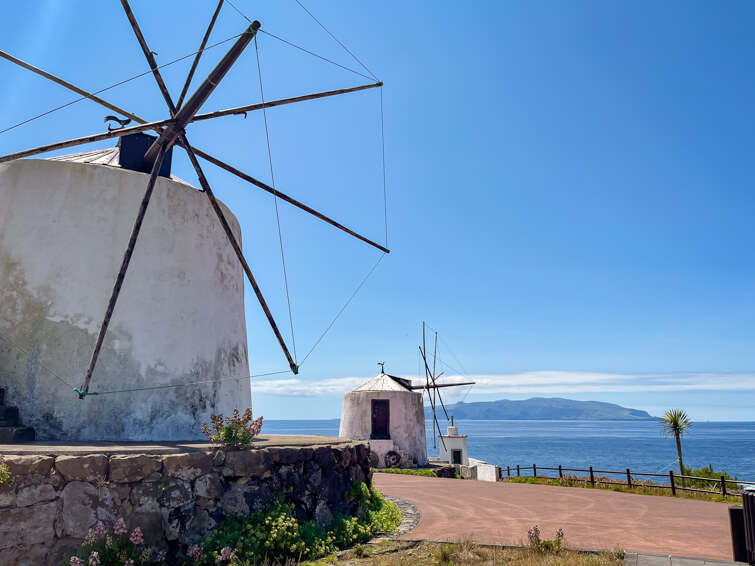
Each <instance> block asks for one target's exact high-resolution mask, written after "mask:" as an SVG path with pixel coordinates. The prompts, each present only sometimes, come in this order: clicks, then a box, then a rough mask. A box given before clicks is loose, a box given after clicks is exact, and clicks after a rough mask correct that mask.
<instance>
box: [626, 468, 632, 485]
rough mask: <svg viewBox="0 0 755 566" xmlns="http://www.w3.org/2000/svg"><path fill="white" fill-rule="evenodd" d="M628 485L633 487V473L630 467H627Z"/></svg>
mask: <svg viewBox="0 0 755 566" xmlns="http://www.w3.org/2000/svg"><path fill="white" fill-rule="evenodd" d="M627 486H628V487H629V489H632V474H631V473H630V472H629V468H627Z"/></svg>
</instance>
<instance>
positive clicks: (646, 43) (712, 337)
mask: <svg viewBox="0 0 755 566" xmlns="http://www.w3.org/2000/svg"><path fill="white" fill-rule="evenodd" d="M302 3H303V4H304V5H305V6H306V7H307V8H308V9H310V10H311V11H312V12H313V13H314V14H315V15H316V16H317V17H318V19H320V21H321V22H323V23H324V24H325V25H326V26H327V27H328V28H329V29H330V30H331V31H332V32H333V33H334V34H335V35H336V36H337V37H338V38H339V39H340V40H341V41H342V42H343V43H344V44H345V45H346V46H348V47H349V49H350V50H352V52H353V53H355V54H356V55H357V57H359V59H360V60H361V61H363V62H364V63H365V64H366V66H367V67H368V68H369V69H370V70H371V71H373V72H374V73H375V74H376V75H377V76H378V77H379V78H380V79H381V80H383V81H384V82H385V87H384V89H383V102H384V109H385V113H384V115H385V139H386V143H385V152H386V174H387V202H388V244H389V247H390V248H391V250H392V252H391V254H390V255H388V256H386V257H385V258H384V259H383V261H382V262H381V263H380V264H379V266H378V267H377V269H376V270H375V271H374V273H373V275H372V276H371V277H370V279H368V281H367V282H366V283H365V285H364V287H363V288H362V289H361V291H360V293H359V294H358V295H357V296H356V298H355V299H354V301H353V302H352V303H351V304H350V306H349V308H347V309H346V310H345V311H344V313H343V315H342V316H341V317H340V318H339V320H338V321H337V323H336V324H335V325H334V326H333V327H332V329H331V330H330V331H329V332H328V333H327V335H326V336H325V338H324V339H323V340H322V341H321V342H320V343H319V345H318V346H317V348H315V349H314V350H313V351H312V353H311V355H310V356H309V357H308V358H307V360H306V362H305V363H303V365H302V371H301V373H300V375H299V376H291V375H282V376H277V377H280V379H281V380H283V381H280V380H278V381H276V380H275V379H266V378H263V379H255V380H254V382H253V395H254V407H255V412H256V413H257V414H263V415H265V416H266V417H267V418H335V417H338V415H339V413H340V404H341V398H342V394H343V392H344V391H348V390H349V389H351V388H353V387H354V386H355V385H357V384H359V383H360V382H361V381H364V380H366V379H367V378H369V377H370V376H372V375H373V374H374V373H375V372H376V371H377V369H378V368H377V365H376V363H377V362H379V361H385V362H387V365H386V368H387V369H388V370H389V371H390V372H391V373H394V374H401V375H406V376H412V375H414V376H416V375H417V374H418V369H419V365H418V355H417V346H418V345H419V343H420V339H421V323H422V321H423V320H427V321H428V323H429V324H430V325H431V326H432V328H434V329H437V330H438V331H439V332H440V334H441V336H442V338H443V339H444V340H445V344H447V345H448V346H450V348H451V349H452V351H453V353H452V352H451V350H449V349H448V347H447V346H446V345H445V344H442V345H441V356H442V358H443V361H444V362H445V363H447V364H450V366H449V367H446V366H445V364H444V367H443V369H444V370H445V371H446V375H447V376H450V377H451V378H453V377H454V376H457V375H460V374H462V375H465V376H473V377H474V378H475V379H476V380H477V381H478V382H479V385H478V386H477V387H475V388H473V389H472V390H471V391H470V392H469V393H468V394H467V392H466V389H464V390H460V391H458V392H456V393H453V394H451V395H450V398H451V400H458V399H460V398H462V397H463V396H464V395H465V394H466V400H467V401H474V400H489V399H495V398H504V397H505V398H527V397H531V396H534V395H539V396H562V397H570V398H576V399H598V400H604V401H610V402H615V403H619V404H623V405H628V406H632V407H636V408H641V409H645V410H648V411H650V412H651V413H653V414H659V413H661V412H662V411H663V410H664V409H666V408H669V407H680V408H684V409H686V410H687V411H688V412H689V414H690V416H691V418H692V419H693V420H752V416H751V415H752V407H753V405H755V363H754V362H755V354H754V353H753V352H755V348H753V343H754V342H755V326H754V325H753V319H755V260H754V259H753V250H752V242H753V241H755V224H754V223H753V222H752V217H753V210H755V197H754V196H753V191H752V189H753V186H755V168H754V167H753V157H752V156H753V155H755V138H754V136H755V111H753V106H752V101H753V100H754V99H755V73H754V72H753V70H752V62H751V54H752V53H753V52H755V37H753V36H752V33H751V30H750V26H749V23H750V22H752V21H753V17H754V16H755V5H753V4H752V3H751V2H746V1H743V0H742V1H736V2H735V1H732V2H727V3H709V2H664V3H656V2H649V1H648V2H611V3H608V2H599V1H597V0H594V1H590V2H586V1H585V2H580V1H575V2H568V3H565V2H555V1H554V2H507V1H506V2H498V1H490V2H482V1H481V2H473V3H464V4H461V3H455V2H444V1H434V2H424V1H423V2H420V1H417V2H346V1H336V0H330V1H327V2H326V1H323V0H319V1H318V0H302ZM214 4H215V2H210V1H205V2H200V1H198V0H194V1H184V2H177V1H176V2H172V1H165V2H159V3H154V2H147V1H146V0H134V1H133V2H132V6H133V9H134V12H135V14H136V17H137V18H138V19H139V21H140V23H141V25H142V27H143V29H144V33H145V36H146V37H147V40H148V42H149V43H150V46H151V48H152V49H153V50H154V51H156V52H157V53H158V56H157V59H158V63H161V64H162V63H165V62H168V61H170V60H172V59H175V58H177V57H180V56H183V55H186V54H188V53H191V52H193V51H194V50H195V49H196V48H197V46H198V44H199V41H200V39H201V36H202V34H203V32H204V27H205V26H206V23H207V22H208V21H209V18H210V15H211V14H212V11H213V9H214ZM234 4H235V5H236V6H237V7H238V8H239V9H241V10H242V11H243V12H244V13H246V14H247V15H248V16H249V17H251V18H256V19H259V20H260V21H261V22H262V25H263V29H265V30H268V31H270V32H271V33H274V34H276V35H278V36H281V37H283V38H285V39H288V40H290V41H292V42H294V43H297V44H299V45H302V46H304V47H306V48H307V49H310V50H311V51H314V52H316V53H318V54H321V55H322V56H324V57H327V58H330V59H333V60H334V61H336V62H338V63H340V64H342V65H345V66H349V67H351V68H353V69H356V70H360V71H361V68H360V67H359V65H358V64H357V63H356V62H355V61H354V60H353V59H352V58H351V57H350V56H349V54H348V53H346V52H345V51H343V50H342V49H341V48H340V47H339V45H338V44H337V43H335V42H334V41H333V40H332V39H331V38H330V37H329V36H328V35H327V34H326V33H325V32H324V31H323V30H322V29H321V28H320V27H319V26H318V25H317V24H316V23H315V22H314V21H312V20H311V19H310V17H309V16H308V15H307V14H306V13H305V12H304V11H303V10H302V9H301V8H300V7H299V6H298V5H297V4H296V2H295V1H294V0H290V1H289V0H279V1H277V2H253V1H251V0H237V1H236V0H234ZM2 11H3V17H2V18H0V37H2V38H3V39H2V41H1V42H0V49H3V50H6V51H8V52H10V53H12V54H14V55H16V56H18V57H20V58H22V59H25V60H27V61H29V62H30V63H32V64H35V65H37V66H39V67H42V68H44V69H46V70H49V71H51V72H53V73H57V74H59V75H61V76H62V77H64V78H66V79H67V80H69V81H71V82H74V83H76V84H79V85H80V86H82V87H84V88H88V89H92V90H97V89H100V88H103V87H106V86H108V85H111V84H113V83H115V82H117V81H120V80H122V79H124V78H128V77H131V76H134V75H136V74H138V73H141V72H143V71H145V70H146V69H147V67H146V64H145V62H144V61H143V57H142V55H141V53H140V51H139V48H138V45H137V43H136V41H135V39H134V38H133V35H132V33H131V29H130V27H129V25H128V22H127V21H126V19H125V17H124V16H123V14H122V13H121V9H120V5H119V3H118V2H114V1H113V2H101V1H95V0H76V1H71V2H59V1H54V0H48V1H41V0H40V1H38V2H33V3H14V4H12V5H8V6H4V7H3V8H2ZM169 22H175V25H174V24H169ZM246 25H247V22H246V20H244V19H243V17H242V16H240V15H239V14H238V13H237V12H235V11H234V10H233V9H232V8H231V7H230V6H228V5H226V6H224V8H223V10H222V12H221V16H220V18H219V21H218V25H217V27H216V30H215V32H214V34H213V38H212V40H211V42H214V41H219V40H223V39H226V38H229V37H232V36H233V35H235V34H237V33H239V32H240V31H242V30H243V29H244V28H245V26H246ZM228 45H229V44H228V43H226V44H224V45H222V46H218V47H216V48H214V49H212V50H210V51H208V53H207V54H206V55H205V58H204V61H203V64H202V65H201V66H200V70H199V71H198V73H197V77H198V80H201V78H203V77H204V76H205V75H206V73H207V72H208V71H209V69H210V68H211V67H212V65H213V64H214V62H215V61H217V60H218V59H219V57H220V56H221V55H222V53H223V52H224V50H225V49H226V48H227V46H228ZM259 50H260V59H261V63H262V73H263V84H264V88H265V97H266V98H267V99H268V100H269V99H274V98H280V97H287V96H295V95H298V94H304V93H308V92H316V91H319V90H326V89H331V88H341V87H348V86H354V85H358V84H364V83H366V82H369V81H367V79H364V78H363V77H360V76H358V75H356V74H354V73H351V72H349V71H345V70H343V69H340V68H338V67H335V66H333V65H331V64H328V63H326V62H323V61H322V60H319V59H316V58H314V57H312V56H311V55H307V54H306V53H303V52H301V51H297V50H295V49H293V48H291V47H289V46H287V45H285V44H282V43H280V42H279V41H277V40H275V39H273V38H272V37H270V36H266V35H261V36H260V38H259ZM189 65H190V59H187V60H185V61H182V62H180V63H178V64H176V65H173V66H170V67H167V68H166V69H164V75H165V77H166V81H167V82H168V85H169V87H170V88H171V90H172V91H173V93H174V97H175V96H177V93H178V92H179V91H180V88H181V86H182V84H183V77H185V75H186V72H187V71H188V67H189ZM0 69H1V70H2V76H3V77H4V79H3V82H2V86H0V107H1V108H3V112H2V113H1V114H0V130H2V129H5V128H6V127H8V126H12V125H13V124H15V123H17V122H20V121H21V120H23V119H26V118H28V117H31V116H33V115H35V114H37V113H39V112H41V111H44V110H48V109H50V108H52V107H54V106H57V105H59V104H63V103H66V102H68V101H70V100H73V99H74V98H75V96H74V95H72V94H70V93H68V92H67V91H65V90H64V89H62V88H60V87H57V86H55V85H51V84H48V83H47V82H46V81H44V80H43V79H41V78H38V77H35V76H34V75H31V74H30V73H28V72H26V71H23V70H20V69H17V68H15V67H14V66H12V65H11V64H10V63H7V62H5V61H0ZM257 79H258V76H257V66H256V59H255V53H254V49H253V46H252V47H250V48H249V49H248V50H247V52H246V53H245V54H244V55H243V56H242V58H241V59H240V60H239V62H238V63H237V65H236V67H235V68H234V69H233V70H232V71H231V72H230V73H229V75H228V77H227V78H226V80H225V81H224V83H223V85H222V86H221V87H220V88H219V89H218V90H217V91H216V93H214V94H213V96H212V98H211V99H210V100H209V101H208V102H207V104H206V106H205V107H204V109H205V110H212V109H219V108H226V107H230V106H236V105H241V104H249V103H254V102H258V101H259V100H260V92H259V84H258V82H257ZM198 80H197V82H196V83H195V84H198ZM102 96H103V97H105V98H107V99H109V100H112V101H113V102H114V103H116V104H119V105H122V106H126V107H127V108H128V109H130V110H132V111H134V112H136V113H137V114H140V115H143V116H144V117H145V118H147V119H161V118H164V117H167V116H166V110H165V106H164V102H163V101H162V98H161V96H160V93H159V91H158V90H157V88H156V87H155V85H154V81H153V80H152V78H151V77H149V76H147V77H143V78H141V79H138V80H135V81H132V82H130V83H127V84H125V85H123V86H120V87H117V88H114V89H112V90H109V91H107V92H105V93H102ZM107 113H109V112H108V111H105V110H103V109H101V108H99V107H98V106H96V105H94V104H92V103H89V102H80V103H77V104H74V105H71V106H70V107H67V108H65V109H64V110H61V111H59V112H55V113H53V114H51V115H49V116H47V117H45V118H41V119H39V120H36V121H33V122H30V123H29V124H26V125H24V126H21V127H18V128H16V129H14V130H11V131H9V132H5V133H2V134H0V151H2V152H3V153H7V152H11V151H15V150H19V149H24V148H27V147H32V146H36V145H41V144H43V143H48V142H52V141H56V140H58V139H62V138H68V137H75V136H79V135H85V134H89V133H95V132H99V131H102V130H103V124H102V118H103V116H104V115H105V114H107ZM268 121H269V126H270V136H271V147H272V155H273V165H274V172H275V181H276V185H277V187H278V188H280V190H282V191H284V192H287V193H289V194H291V195H292V196H294V197H296V198H299V199H300V200H302V201H304V202H306V203H307V204H310V205H312V206H313V207H315V208H317V209H318V210H321V211H322V212H324V213H326V214H329V215H331V216H333V217H335V218H336V219H338V220H339V221H342V222H343V223H345V224H347V225H348V226H350V227H352V228H354V229H356V230H358V231H360V232H362V233H364V234H365V235H366V236H368V237H371V238H373V239H376V240H378V241H380V242H382V241H383V239H384V238H385V233H384V215H383V181H382V162H381V137H380V124H381V122H380V93H379V92H378V91H377V90H370V91H366V92H363V93H358V94H352V95H347V96H343V97H338V98H332V99H328V100H322V101H317V102H308V103H303V104H300V105H296V106H287V107H282V108H276V109H272V110H270V111H269V113H268ZM187 133H188V136H189V138H190V139H191V141H192V143H193V144H194V145H196V146H198V147H200V148H202V149H205V150H207V151H209V152H211V153H216V154H218V155H222V156H223V157H224V158H225V159H226V160H227V161H229V162H231V163H232V164H234V165H236V166H238V167H240V168H241V169H243V170H245V171H247V172H249V173H250V174H252V175H255V176H257V177H259V178H260V179H262V180H264V181H268V182H269V181H270V172H269V163H268V159H267V153H266V146H265V134H264V127H263V122H262V115H261V114H259V113H257V114H250V115H249V116H248V117H247V119H243V118H241V117H229V118H223V119H221V120H216V121H213V122H211V123H203V124H196V125H193V126H190V127H189V128H188V130H187ZM108 145H109V143H108V142H106V143H103V144H100V146H108ZM92 147H98V146H97V145H95V146H92ZM71 151H72V150H68V151H67V152H71ZM64 153H65V151H64ZM207 172H208V176H209V178H210V182H211V183H212V184H213V187H215V192H216V193H217V194H218V195H219V196H220V197H221V198H222V199H223V200H224V201H225V202H226V203H227V204H229V206H231V208H232V209H233V210H234V211H235V212H236V214H237V216H238V217H239V220H240V222H241V224H242V229H243V231H244V245H245V250H246V252H247V255H248V257H249V258H250V263H251V265H252V269H253V270H254V272H255V275H256V276H257V277H258V279H259V281H260V284H261V286H262V289H263V292H264V293H265V295H266V297H267V298H268V300H269V302H270V304H271V307H272V308H273V311H274V314H275V316H276V318H277V320H278V322H279V324H280V326H281V328H282V329H283V332H284V335H285V336H286V337H287V338H288V337H290V334H291V331H290V328H289V325H288V311H287V303H286V295H285V292H284V285H283V275H282V269H281V261H280V250H279V243H278V235H277V225H276V220H275V210H274V204H273V201H272V199H271V197H270V196H269V195H267V194H264V193H261V192H260V191H257V190H256V189H254V188H253V187H249V186H247V185H245V184H244V183H242V182H239V181H237V180H236V179H234V178H233V177H231V176H229V175H228V174H226V173H223V172H221V171H219V170H217V169H214V168H212V167H211V166H208V167H207ZM174 173H175V174H176V175H178V176H180V177H182V178H184V179H186V180H188V181H189V182H192V183H195V182H196V181H195V177H194V174H193V172H192V171H191V169H190V167H189V166H188V163H187V161H186V159H185V158H183V157H181V156H179V155H178V154H177V155H176V157H175V158H174ZM279 209H280V220H281V232H282V236H283V243H284V249H285V254H286V261H287V268H288V276H289V287H290V297H291V307H292V314H293V321H294V331H295V337H296V344H297V354H298V358H299V360H301V359H302V358H303V357H304V356H305V355H306V354H307V352H308V351H309V350H310V348H311V347H312V345H313V344H315V342H316V341H317V339H318V338H319V337H320V335H321V333H322V331H323V330H325V328H326V327H327V326H328V324H329V323H330V322H331V320H332V319H333V317H334V316H335V315H336V314H337V313H338V311H339V310H340V308H341V307H342V305H343V304H344V303H345V302H346V300H347V299H348V298H349V296H350V295H351V293H352V292H353V291H354V289H355V288H356V287H357V286H358V285H359V283H360V282H361V281H362V279H363V277H364V276H365V274H366V273H367V272H368V271H369V270H370V269H371V267H372V266H373V265H374V264H375V262H376V261H377V260H378V259H379V257H380V253H379V252H377V251H376V250H373V249H371V248H369V247H368V246H366V245H365V244H363V243H361V242H358V241H356V240H353V239H351V238H349V237H348V236H346V235H344V234H342V233H340V232H338V231H336V230H334V229H333V228H331V227H330V226H327V225H324V224H322V223H320V222H319V221H317V220H314V219H312V218H310V217H307V216H306V215H305V214H303V213H301V212H300V211H298V210H295V209H292V208H291V207H288V206H287V205H286V204H285V203H282V204H280V205H279ZM246 314H247V321H248V329H249V350H250V365H251V371H252V373H253V374H258V373H267V372H273V371H279V370H284V369H286V367H287V366H286V363H285V359H284V358H283V355H282V354H281V352H280V350H279V348H278V346H277V344H276V342H275V340H274V338H273V336H272V333H271V332H270V330H269V328H268V327H267V323H266V321H265V319H264V316H263V315H262V313H261V312H260V309H259V307H258V305H257V304H256V302H255V300H254V297H253V295H252V294H251V293H250V292H248V294H247V313H246ZM454 355H455V356H454ZM459 362H460V363H459ZM461 366H463V367H461Z"/></svg>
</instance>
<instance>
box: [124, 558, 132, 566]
mask: <svg viewBox="0 0 755 566" xmlns="http://www.w3.org/2000/svg"><path fill="white" fill-rule="evenodd" d="M123 566H134V561H133V560H131V558H129V559H128V560H126V561H125V562H124V563H123Z"/></svg>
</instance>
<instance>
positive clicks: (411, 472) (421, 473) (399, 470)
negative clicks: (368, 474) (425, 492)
mask: <svg viewBox="0 0 755 566" xmlns="http://www.w3.org/2000/svg"><path fill="white" fill-rule="evenodd" d="M372 471H373V472H380V473H383V474H404V475H407V476H424V477H428V478H437V477H438V474H436V473H435V471H434V470H415V469H412V468H382V469H377V468H372Z"/></svg>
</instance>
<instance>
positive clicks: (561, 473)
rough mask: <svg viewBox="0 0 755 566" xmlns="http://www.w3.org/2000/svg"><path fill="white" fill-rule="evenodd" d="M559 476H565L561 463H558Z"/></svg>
mask: <svg viewBox="0 0 755 566" xmlns="http://www.w3.org/2000/svg"><path fill="white" fill-rule="evenodd" d="M558 477H559V478H563V477H564V472H563V471H561V464H559V465H558Z"/></svg>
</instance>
